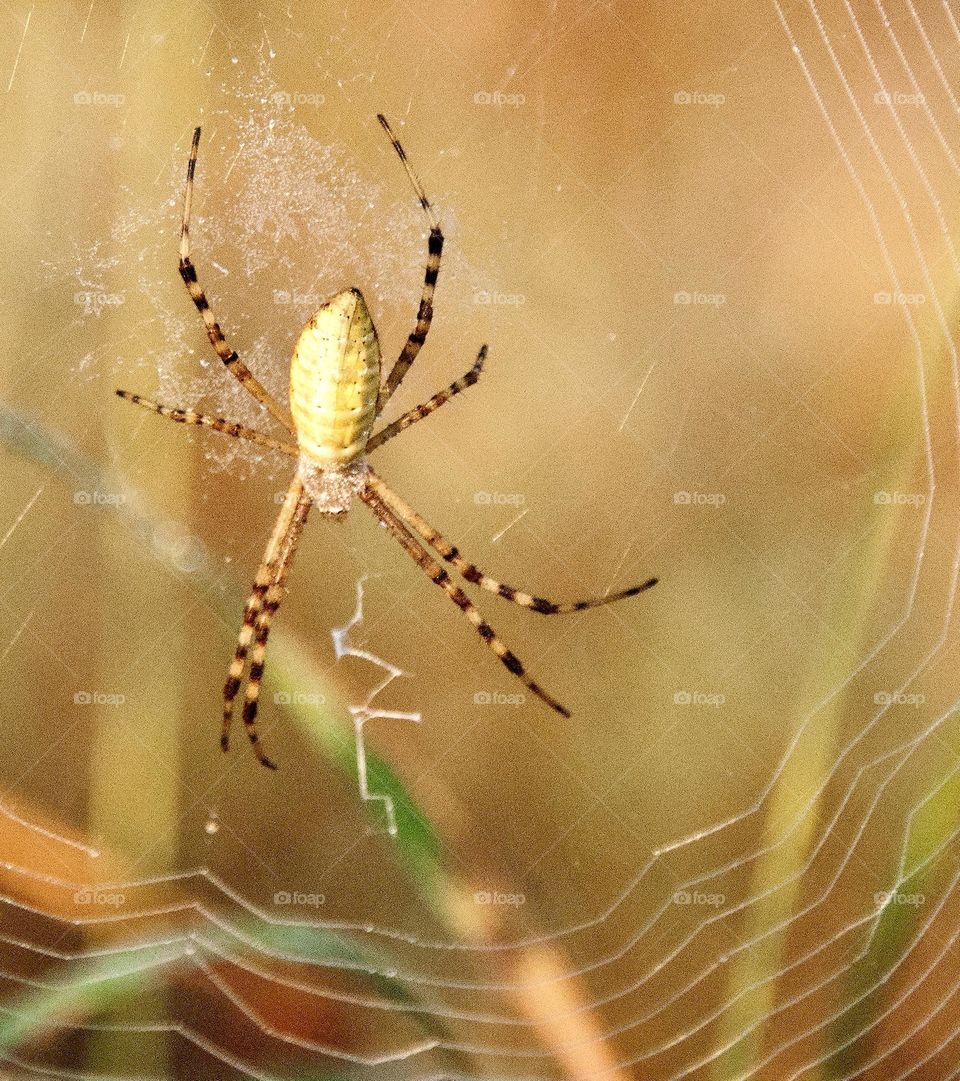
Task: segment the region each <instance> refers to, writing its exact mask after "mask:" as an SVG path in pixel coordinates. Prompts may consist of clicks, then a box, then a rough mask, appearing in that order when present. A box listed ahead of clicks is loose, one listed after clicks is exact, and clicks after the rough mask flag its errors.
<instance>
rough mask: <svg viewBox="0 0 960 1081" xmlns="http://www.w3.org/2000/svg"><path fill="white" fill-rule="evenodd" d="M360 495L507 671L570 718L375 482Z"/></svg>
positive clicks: (538, 696)
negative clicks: (406, 523)
mask: <svg viewBox="0 0 960 1081" xmlns="http://www.w3.org/2000/svg"><path fill="white" fill-rule="evenodd" d="M360 498H361V499H362V500H363V501H364V503H366V504H367V506H368V507H369V508H370V509H371V510H372V511H373V513H374V514H375V515H376V516H377V517H378V518H379V519H380V521H381V522H383V524H384V525H385V526H386V527H387V529H388V530H389V531H390V533H391V534H392V536H393V537H394V539H395V540H397V541H398V542H399V544H400V546H401V547H402V548H403V550H404V551H405V552H406V553H407V555H409V556H410V558H411V559H412V560H413V561H414V562H415V563H416V564H417V566H418V567H419V568H420V569H421V570H422V571H423V572H424V574H426V576H427V577H428V578H429V579H430V581H431V582H433V584H434V585H437V586H439V587H440V588H441V589H442V590H443V591H444V593H446V594H447V596H448V597H449V598H450V600H452V601H453V603H454V604H455V605H456V606H457V607H458V608H459V609H460V611H461V612H463V614H464V615H465V616H466V617H467V619H468V620H470V622H471V623H472V624H473V626H474V628H475V629H476V632H477V634H479V635H480V637H481V639H482V640H483V641H484V642H485V643H486V645H487V647H488V648H489V649H491V650H492V651H493V652H494V653H495V654H496V655H497V657H499V658H500V662H501V664H503V665H504V666H505V667H506V669H507V671H508V672H510V673H511V675H514V676H516V677H517V679H519V680H520V682H521V683H522V684H523V685H524V686H525V687H527V688H528V690H530V691H531V692H532V693H533V694H535V695H536V696H537V698H539V699H540V700H541V701H542V702H545V703H546V704H547V705H548V706H549V707H550V708H551V709H553V710H556V711H557V713H559V714H560V715H561V716H563V717H569V716H570V711H569V710H568V709H567V708H566V706H564V705H561V703H560V702H558V701H557V700H556V698H554V697H553V695H552V694H550V693H549V692H548V691H545V690H544V689H543V687H541V686H540V684H539V683H537V682H536V680H533V679H531V678H530V676H528V675H527V671H526V669H525V668H524V666H523V663H522V662H521V661H520V658H519V657H517V655H516V654H515V653H513V652H512V651H511V650H510V649H508V648H507V646H506V644H505V643H504V642H503V641H502V640H501V638H500V637H499V635H498V634H497V633H496V631H495V630H494V629H493V627H491V626H490V624H489V623H487V621H486V620H485V619H484V618H483V616H482V615H481V614H480V610H479V609H478V608H477V606H476V605H475V604H474V603H473V601H471V600H470V598H469V597H468V596H467V595H466V593H464V592H463V590H462V589H461V588H460V587H459V586H457V585H454V583H453V582H451V580H450V575H449V574H447V572H446V571H445V570H444V569H443V567H441V566H440V564H439V563H437V562H436V560H434V559H432V558H431V556H430V553H429V552H428V551H427V550H426V548H424V547H423V545H422V544H421V543H420V542H419V541H418V540H417V539H416V537H414V535H413V534H412V533H411V532H410V531H409V530H408V529H407V528H406V526H405V525H404V524H403V522H401V521H400V519H399V518H398V517H397V516H396V515H395V514H394V513H393V511H392V510H391V509H390V508H389V507H388V506H387V505H386V503H384V502H383V500H382V499H381V498H380V496H379V495H378V494H377V492H376V491H375V490H374V488H373V487H372V486H371V485H368V486H367V487H366V488H364V489H363V490H362V491H361V492H360Z"/></svg>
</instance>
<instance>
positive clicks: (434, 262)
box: [376, 113, 443, 438]
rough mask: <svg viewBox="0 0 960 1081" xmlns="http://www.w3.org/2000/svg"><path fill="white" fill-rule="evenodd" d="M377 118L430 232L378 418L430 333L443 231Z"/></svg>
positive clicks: (389, 130)
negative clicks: (412, 321) (412, 309)
mask: <svg viewBox="0 0 960 1081" xmlns="http://www.w3.org/2000/svg"><path fill="white" fill-rule="evenodd" d="M377 120H379V121H380V125H381V127H382V128H383V130H384V131H385V132H386V133H387V135H388V136H389V137H390V142H391V143H392V144H393V149H394V150H396V152H397V156H398V157H399V158H400V160H401V161H402V162H403V167H404V169H405V170H406V173H407V176H408V177H409V179H410V183H411V185H412V186H413V190H414V192H415V193H416V196H417V200H418V201H419V203H420V206H421V207H422V208H423V212H424V214H426V216H427V221H428V223H429V225H430V235H429V237H428V238H427V267H426V271H425V272H424V276H423V291H422V292H421V294H420V307H419V309H418V311H417V325H416V326H415V327H414V328H413V330H412V331H411V332H410V337H409V338H407V342H406V345H404V347H403V351H402V352H401V353H400V356H399V357H398V358H397V362H396V363H395V364H394V366H393V367H392V368H391V369H390V374H389V375H388V376H387V378H386V379H385V380H384V383H383V386H382V387H380V391H379V393H378V394H377V408H376V415H377V416H378V417H379V416H380V414H381V413H382V412H383V410H384V407H385V406H386V404H387V402H389V401H390V398H391V397H392V395H393V392H394V391H395V390H396V389H397V387H399V386H400V382H401V380H402V379H403V377H404V376H405V375H406V374H407V372H408V371H409V370H410V366H411V365H412V364H413V362H414V361H415V360H416V359H417V354H418V353H419V352H420V350H421V349H422V348H423V343H424V342H425V341H426V340H427V334H428V333H429V332H430V324H431V322H432V321H433V294H434V291H435V289H436V287H437V278H438V277H439V275H440V256H441V255H442V253H443V233H442V232H441V230H440V222H439V221H438V220H437V215H436V214H435V213H434V209H433V207H432V206H431V205H430V200H429V199H428V198H427V193H426V192H425V191H424V190H423V185H422V184H421V183H420V178H419V177H418V176H417V174H416V173H415V172H414V171H413V168H412V167H411V165H410V162H409V161H407V154H406V151H405V150H404V149H403V147H402V146H401V145H400V140H399V139H398V138H397V137H396V135H394V134H393V129H392V128H391V127H390V125H389V124H388V123H387V118H386V117H385V116H384V115H383V113H377ZM388 438H389V437H388Z"/></svg>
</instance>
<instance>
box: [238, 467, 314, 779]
mask: <svg viewBox="0 0 960 1081" xmlns="http://www.w3.org/2000/svg"><path fill="white" fill-rule="evenodd" d="M311 506H312V501H311V499H310V497H309V496H308V495H306V493H305V492H304V487H303V482H302V481H301V480H300V478H299V476H297V477H294V480H293V482H292V483H291V485H290V488H289V489H288V490H287V494H286V496H285V498H284V503H283V508H282V509H281V511H280V514H279V515H278V516H277V522H276V525H275V526H274V527H273V533H272V535H271V537H270V540H269V542H268V544H267V549H266V551H265V552H264V555H263V560H262V562H261V563H260V569H259V570H258V571H257V576H256V578H255V579H254V583H253V590H252V592H251V593H250V596H249V598H248V599H247V603H246V606H245V608H244V611H243V625H242V626H241V628H240V635H239V637H238V639H237V647H236V650H235V651H234V655H233V661H232V662H231V664H230V672H229V674H228V675H227V682H226V683H225V684H224V687H223V728H222V731H221V734H220V746H221V747H222V748H223V750H224V751H227V750H229V749H230V727H231V725H232V723H233V703H234V700H235V699H236V696H237V692H238V691H239V690H240V685H241V683H242V681H243V674H244V669H245V668H246V664H247V658H248V652H249V661H250V671H249V675H248V678H247V687H246V690H245V692H244V698H243V724H244V728H245V729H246V733H247V738H248V739H249V740H250V743H251V745H252V746H253V749H254V751H255V752H256V755H257V758H258V759H259V760H260V764H261V765H263V766H267V767H268V768H269V769H276V768H277V767H276V765H275V764H274V762H273V761H271V759H269V758H268V757H267V756H266V754H265V753H264V751H263V748H262V747H261V745H260V738H259V736H258V735H257V703H258V701H259V698H260V687H261V684H262V683H263V669H264V664H265V659H266V653H267V638H268V637H269V635H270V627H271V624H272V622H273V617H274V615H276V612H277V609H278V608H279V607H280V602H281V600H282V599H283V596H284V593H285V592H286V579H287V572H288V571H289V570H290V564H291V563H292V562H293V556H294V553H295V552H296V550H297V544H298V543H299V541H300V536H301V534H302V533H303V527H304V525H306V521H307V515H308V514H309V513H310V507H311ZM251 642H252V643H253V649H252V650H251V649H250V644H251Z"/></svg>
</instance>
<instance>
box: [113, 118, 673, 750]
mask: <svg viewBox="0 0 960 1081" xmlns="http://www.w3.org/2000/svg"><path fill="white" fill-rule="evenodd" d="M377 120H379V122H380V124H381V125H382V127H383V129H384V131H385V132H386V133H387V136H388V137H389V139H390V142H391V143H392V145H393V149H394V150H395V151H396V152H397V156H398V157H399V158H400V161H401V162H402V164H403V168H404V170H405V171H406V174H407V177H408V179H409V181H410V184H411V186H412V187H413V191H414V193H415V195H416V197H417V200H418V202H419V203H420V206H421V208H422V210H423V212H424V214H425V216H426V218H427V222H428V224H429V228H430V232H429V236H428V239H427V265H426V272H425V274H424V279H423V289H422V292H421V295H420V307H419V310H418V312H417V320H416V326H415V327H414V329H413V331H412V332H411V334H410V335H409V337H408V338H407V341H406V344H405V345H404V347H403V350H402V351H401V353H400V356H399V358H398V359H397V361H396V363H395V364H394V365H393V367H392V368H391V369H390V372H389V374H388V375H386V378H384V379H382V378H381V364H380V344H379V341H378V339H377V331H376V328H375V327H374V325H373V320H372V319H371V317H370V312H369V309H368V308H367V304H366V301H365V300H364V298H363V294H362V293H361V292H360V290H359V289H345V290H343V291H342V292H339V293H337V294H336V295H335V296H333V297H331V298H330V300H328V301H327V302H326V303H325V304H324V305H323V306H322V307H321V308H320V309H319V310H318V311H317V312H316V314H315V315H314V316H313V318H312V319H311V320H310V321H309V322H308V323H307V325H306V326H305V327H304V329H303V331H302V333H301V334H300V337H299V339H298V341H297V344H296V347H295V348H294V351H293V358H292V360H291V363H290V411H289V412H288V411H287V409H285V408H284V406H283V405H281V404H280V403H279V402H278V401H277V400H276V399H275V398H273V397H272V396H271V395H270V394H269V393H268V392H267V390H266V389H265V388H264V387H263V385H262V384H261V383H260V382H259V381H258V380H257V378H256V377H255V376H254V375H253V373H252V372H251V371H250V369H249V368H248V367H247V366H246V365H245V364H244V363H243V361H242V360H241V359H240V357H239V356H238V355H237V353H236V352H235V351H234V350H233V349H232V348H231V347H230V346H229V345H228V344H227V341H226V338H225V337H224V335H223V331H222V330H221V329H220V324H219V323H218V322H217V320H216V318H215V317H214V315H213V312H212V311H211V309H210V305H209V303H208V301H207V298H206V295H205V293H204V291H203V289H202V287H201V286H200V283H199V281H198V279H197V271H196V268H195V267H194V264H193V261H192V259H191V258H190V208H191V204H192V201H193V181H194V173H195V171H196V166H197V150H198V147H199V145H200V128H197V129H196V130H195V131H194V133H193V143H192V145H191V148H190V157H189V159H188V161H187V180H186V187H185V189H184V198H183V222H182V224H181V227H180V276H181V277H182V278H183V281H184V284H185V285H186V287H187V291H188V292H189V294H190V297H191V299H192V300H193V303H194V304H195V305H196V306H197V309H198V310H199V312H200V315H201V316H202V318H203V322H204V326H205V327H206V331H207V336H208V337H209V339H210V342H211V344H212V345H213V348H214V350H215V351H216V353H217V355H218V356H219V357H220V359H221V361H223V364H224V365H225V367H226V369H227V371H229V372H230V373H231V374H232V375H233V376H234V377H235V378H236V379H237V380H239V382H240V384H241V386H243V387H244V389H245V390H246V391H247V392H248V393H250V394H251V395H252V396H253V397H254V398H256V400H257V401H258V402H260V404H261V405H262V406H263V407H265V408H266V409H267V410H268V411H269V413H270V414H271V416H272V417H273V418H274V420H275V421H277V422H278V423H279V424H280V425H281V426H282V427H283V428H284V429H286V431H287V432H288V433H289V434H290V435H291V436H293V437H294V438H295V439H296V443H292V442H284V441H282V440H279V439H275V438H273V437H272V436H268V435H264V434H262V433H261V432H258V431H254V430H253V429H251V428H247V427H244V426H243V425H241V424H237V423H235V422H233V421H229V420H225V419H224V418H222V417H215V416H209V415H206V414H202V413H197V412H195V411H194V410H192V409H174V408H170V407H169V406H166V405H160V404H158V403H157V402H152V401H149V400H148V399H146V398H142V397H141V396H140V395H139V394H132V393H130V392H129V391H126V390H118V391H117V394H118V395H119V396H120V397H121V398H124V399H126V400H127V401H130V402H133V403H134V404H135V405H139V406H142V407H143V408H144V409H149V410H151V411H152V412H154V413H158V414H159V415H160V416H162V417H168V418H169V419H170V420H173V421H176V422H177V423H180V424H197V425H202V426H203V427H206V428H212V429H213V430H214V431H217V432H223V433H224V434H225V435H229V436H232V437H233V438H236V439H244V440H248V441H249V442H251V443H256V444H258V445H259V446H261V447H268V448H270V449H271V450H274V451H277V452H279V453H281V454H286V455H288V456H289V457H291V458H294V459H296V461H297V468H296V472H295V474H294V476H293V480H292V481H291V483H290V487H289V489H288V490H287V494H286V497H285V499H284V503H283V507H282V509H281V510H280V513H279V516H278V517H277V521H276V524H275V525H274V527H273V533H272V534H271V536H270V540H269V541H268V543H267V548H266V551H265V552H264V555H263V559H262V561H261V563H260V567H259V569H258V571H257V575H256V578H255V579H254V582H253V588H252V591H251V593H250V596H249V597H248V599H247V603H246V607H245V608H244V611H243V625H242V627H241V629H240V634H239V637H238V639H237V646H236V650H235V652H234V655H233V661H232V663H231V665H230V670H229V674H228V676H227V682H226V684H225V685H224V689H223V728H222V732H221V737H220V744H221V746H222V748H223V750H224V751H226V750H228V749H229V745H230V729H231V726H232V722H233V715H234V702H235V701H236V698H237V695H238V693H239V691H240V688H241V685H242V682H243V677H244V673H245V672H247V684H246V690H245V692H244V700H243V713H242V716H243V724H244V726H245V728H246V733H247V737H248V739H249V740H250V743H251V745H252V747H253V749H254V751H255V753H256V755H257V758H258V759H259V761H260V762H261V764H262V765H264V766H267V767H269V768H270V769H275V768H276V766H275V764H274V763H273V761H272V760H271V759H270V758H268V757H267V755H266V753H265V752H264V750H263V747H262V745H261V742H260V739H259V737H258V735H257V728H256V721H257V703H258V700H259V695H260V685H261V682H262V679H263V669H264V658H265V656H266V649H267V638H268V636H269V634H270V626H271V624H272V621H273V617H274V616H275V615H276V612H277V609H278V608H279V606H280V601H281V599H282V597H283V595H284V593H285V592H286V579H287V574H288V572H289V570H290V565H291V563H292V561H293V556H294V553H295V552H296V549H297V543H298V541H299V540H300V536H301V534H302V532H303V527H304V525H305V524H306V521H307V515H308V514H309V512H310V509H311V508H312V507H316V508H317V510H318V511H319V512H320V513H321V514H325V515H330V516H341V515H343V514H345V513H346V512H347V511H348V509H349V508H350V506H351V504H352V502H353V500H354V497H356V498H358V499H360V500H361V501H362V502H363V503H365V504H366V505H367V506H368V507H369V508H370V510H372V511H373V513H374V514H375V515H376V516H377V518H378V519H379V520H380V521H381V522H382V523H383V525H384V526H385V527H386V528H387V530H388V531H389V532H390V534H391V535H392V536H393V537H394V538H395V539H396V541H397V542H398V543H399V544H400V546H401V547H402V548H403V550H404V551H405V552H406V553H407V555H409V556H410V558H411V559H412V560H413V561H414V562H415V563H416V564H417V565H418V566H419V567H420V569H421V570H422V571H423V572H424V573H425V574H426V575H427V577H428V578H429V579H430V581H431V582H433V583H434V584H435V585H436V586H438V587H439V588H440V589H442V590H443V591H444V593H446V595H447V596H448V597H449V598H450V600H451V601H452V602H453V603H454V604H455V605H456V606H457V607H458V608H459V609H460V611H461V612H463V614H464V615H465V616H466V618H467V619H468V620H469V621H470V622H471V623H472V624H473V626H474V628H475V629H476V631H477V634H478V635H479V636H480V638H481V640H482V641H483V642H484V643H486V645H487V646H488V647H489V648H490V649H491V650H492V651H493V652H494V653H495V654H496V655H497V657H499V658H500V660H501V662H502V663H503V664H504V665H505V666H506V668H507V669H508V670H509V671H510V672H511V673H512V674H513V675H514V676H515V677H516V678H517V679H519V680H520V681H521V682H522V683H523V684H524V685H525V686H526V687H527V688H528V689H529V690H530V691H531V692H532V693H533V694H534V695H536V697H537V698H539V699H541V700H542V701H543V702H545V703H546V704H547V705H548V706H550V708H551V709H554V710H556V712H557V713H560V714H562V715H563V716H564V717H569V716H570V712H569V710H567V708H566V707H565V706H563V705H561V704H560V702H558V701H557V700H556V699H555V698H554V697H553V696H552V695H550V694H549V693H548V692H547V691H546V690H544V688H543V687H541V686H540V685H539V684H538V683H537V682H535V681H534V680H533V679H531V678H530V676H529V675H527V672H526V669H525V668H524V666H523V664H522V663H521V662H520V660H519V658H518V657H517V656H516V655H515V654H514V653H513V652H511V650H509V649H508V648H507V647H506V645H505V644H504V643H503V641H502V640H501V639H500V638H499V637H498V635H497V633H496V632H495V631H494V629H493V628H492V627H491V626H490V624H489V623H487V621H486V620H485V619H484V618H483V616H482V615H481V614H480V611H479V609H478V608H477V607H476V606H475V605H474V603H473V602H472V601H471V600H470V598H469V597H468V596H467V594H466V593H464V591H463V590H462V589H461V588H460V587H459V586H458V585H456V583H455V582H454V581H453V580H452V579H451V577H450V575H449V574H448V573H447V572H446V571H445V570H444V569H443V567H442V566H441V565H440V564H439V563H438V562H437V561H436V560H435V559H434V558H433V556H432V555H431V554H430V552H429V551H428V547H429V548H432V549H433V551H434V552H435V553H436V554H437V555H438V556H439V557H440V558H441V559H442V560H444V561H445V562H446V563H448V564H450V565H451V566H452V567H453V569H454V570H455V571H456V572H457V573H458V574H459V575H460V576H461V577H462V578H463V579H464V580H465V581H467V582H471V583H472V584H474V585H477V586H479V587H480V588H481V589H486V590H489V591H490V592H492V593H496V594H498V595H499V596H501V597H504V598H506V599H507V600H508V601H512V602H513V603H514V604H518V605H520V606H521V607H522V608H528V609H529V610H530V611H531V612H539V613H540V614H541V615H554V614H556V613H559V612H579V611H582V610H583V609H586V608H595V607H597V606H599V605H602V604H610V603H611V602H613V601H618V600H622V599H623V598H625V597H633V596H635V595H636V594H638V593H642V592H643V591H644V590H646V589H649V588H650V587H651V586H653V585H655V584H656V582H657V579H656V578H649V579H648V580H647V581H646V582H644V583H643V584H642V585H639V586H633V587H631V588H630V589H624V590H621V591H620V592H619V593H610V594H607V595H606V596H603V597H596V598H593V599H590V600H582V601H573V602H569V603H560V604H558V603H555V602H554V601H550V600H547V599H546V598H544V597H536V596H532V595H531V594H529V593H524V592H522V591H521V590H518V589H514V588H513V587H512V586H508V585H504V584H503V583H502V582H498V581H497V580H496V579H494V578H491V577H490V576H489V575H487V574H485V573H484V572H483V571H482V570H481V569H480V568H479V567H477V566H476V565H475V564H473V563H471V562H469V560H467V559H465V558H464V557H463V556H462V555H461V554H460V552H459V550H458V549H457V548H456V546H454V545H453V544H451V543H450V542H449V541H448V540H446V539H445V538H444V537H443V536H442V534H440V533H439V532H438V531H437V530H436V529H434V528H433V526H431V525H430V524H429V523H428V522H426V521H425V520H424V519H423V518H422V517H421V516H420V515H419V514H418V513H417V512H416V511H415V510H414V509H413V508H412V507H411V506H410V505H409V504H408V503H406V502H405V501H404V500H403V499H401V497H400V496H399V495H397V494H396V492H394V491H392V489H390V488H389V487H388V486H387V485H386V483H385V482H384V481H383V479H382V478H381V477H380V476H379V475H378V474H377V473H376V472H375V471H374V470H373V468H372V467H371V466H370V464H369V463H368V461H367V455H368V454H369V453H370V452H371V451H373V450H376V449H378V448H379V447H382V446H383V444H384V443H386V442H387V441H388V440H390V439H392V438H393V437H394V436H395V435H397V434H398V433H399V432H402V431H403V430H404V429H405V428H409V427H410V425H411V424H415V423H416V422H417V421H420V420H423V418H424V417H427V416H429V415H430V414H431V413H433V412H435V411H436V410H437V409H439V408H440V407H441V406H442V405H444V404H445V403H446V402H448V401H450V399H451V398H453V397H454V396H455V395H457V394H459V393H460V392H461V391H464V390H466V389H467V387H471V386H473V385H474V383H476V382H477V380H478V379H479V378H480V373H481V371H482V370H483V364H484V361H485V359H486V356H487V347H486V345H484V346H482V347H481V349H480V351H479V353H478V354H477V359H476V361H475V362H474V364H473V367H471V368H470V370H469V371H468V372H466V373H465V374H464V375H462V376H461V377H460V378H459V379H457V380H456V381H455V382H453V383H451V384H450V385H449V386H448V387H446V388H445V389H444V390H441V391H439V392H438V393H437V394H435V395H434V396H433V397H432V398H430V399H428V400H427V401H425V402H423V403H422V404H420V405H418V406H416V407H415V408H413V409H410V410H408V411H407V412H406V413H404V414H403V415H402V416H400V417H398V418H397V419H396V420H394V421H391V422H390V423H389V424H384V425H383V426H382V427H381V428H380V429H379V431H376V432H374V431H373V428H374V425H375V423H376V421H377V419H378V418H379V417H380V415H381V414H382V413H383V410H384V408H385V407H386V406H387V404H388V403H389V401H390V399H391V398H392V397H393V394H394V392H395V391H396V390H397V388H398V387H399V386H400V383H401V382H402V381H403V377H404V376H405V375H406V374H407V372H408V371H409V370H410V366H411V365H412V364H413V362H414V361H415V360H416V358H417V355H418V354H419V352H420V349H421V348H422V346H423V344H424V342H425V341H426V338H427V333H428V331H429V330H430V323H431V320H432V318H433V296H434V290H435V288H436V284H437V276H438V275H439V272H440V255H441V252H442V251H443V233H442V232H441V229H440V223H439V221H438V220H437V215H436V213H435V211H434V209H433V206H432V205H431V203H430V201H429V200H428V199H427V196H426V193H425V192H424V189H423V185H422V184H421V183H420V180H419V178H418V177H417V175H416V173H415V172H414V171H413V169H412V167H411V166H410V163H409V162H408V160H407V155H406V153H405V152H404V149H403V147H402V146H401V145H400V141H399V140H398V139H397V137H396V135H395V134H394V133H393V129H392V128H391V127H390V125H389V123H388V122H387V120H386V118H385V117H384V116H383V115H382V114H379V113H378V114H377ZM425 545H426V546H428V547H425ZM248 665H249V670H248Z"/></svg>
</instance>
